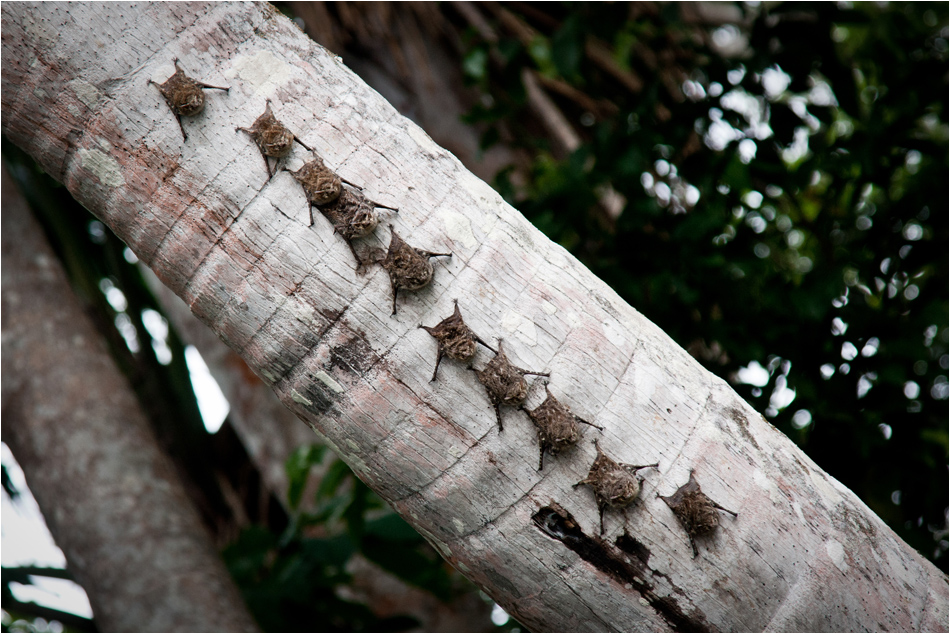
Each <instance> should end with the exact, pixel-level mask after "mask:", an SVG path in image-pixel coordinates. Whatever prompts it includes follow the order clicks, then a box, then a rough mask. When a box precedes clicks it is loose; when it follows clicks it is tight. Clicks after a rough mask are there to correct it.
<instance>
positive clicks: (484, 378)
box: [419, 301, 738, 557]
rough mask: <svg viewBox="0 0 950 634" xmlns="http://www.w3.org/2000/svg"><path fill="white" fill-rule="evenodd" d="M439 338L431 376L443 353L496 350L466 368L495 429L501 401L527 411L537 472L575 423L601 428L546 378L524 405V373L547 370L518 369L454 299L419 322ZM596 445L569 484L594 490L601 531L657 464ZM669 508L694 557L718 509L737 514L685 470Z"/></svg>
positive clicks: (459, 356) (575, 435)
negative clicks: (439, 314) (610, 512)
mask: <svg viewBox="0 0 950 634" xmlns="http://www.w3.org/2000/svg"><path fill="white" fill-rule="evenodd" d="M419 327H420V328H423V329H424V330H425V331H426V332H428V333H429V334H430V335H432V336H433V337H435V339H436V341H437V342H438V352H437V355H436V360H435V370H434V371H433V373H432V379H431V380H432V381H435V380H436V378H437V377H438V373H439V364H440V363H441V362H442V358H443V357H444V356H448V357H449V358H451V359H455V360H457V361H462V362H469V361H471V360H472V359H473V358H474V356H475V352H476V348H477V345H476V344H481V345H483V346H485V347H486V348H488V349H489V350H491V351H492V352H494V353H495V356H494V358H492V360H491V361H489V362H488V364H487V365H486V366H485V369H483V370H477V369H475V368H472V367H471V366H470V367H469V369H470V370H472V371H473V372H475V375H476V376H477V377H478V381H479V383H481V384H482V385H483V386H485V389H486V390H487V392H488V398H489V400H490V401H491V403H492V405H493V406H494V408H495V419H496V420H497V422H498V430H499V432H501V431H503V430H504V426H503V424H502V418H501V406H502V405H507V406H509V407H517V408H518V409H521V410H523V411H524V412H525V413H527V414H528V417H529V418H530V419H531V421H532V422H533V423H534V426H535V428H536V429H537V432H538V445H539V456H538V471H541V470H543V469H544V454H545V452H547V453H550V454H551V455H552V456H556V455H558V454H559V453H561V451H562V450H564V449H567V448H568V447H571V446H573V445H575V444H576V443H577V441H578V440H579V439H580V427H579V425H580V424H583V425H588V426H590V427H596V428H597V429H600V430H601V431H603V429H604V428H603V427H601V426H599V425H595V424H594V423H589V422H587V421H586V420H584V419H582V418H581V417H579V416H577V415H576V414H574V413H573V412H572V411H571V410H570V408H568V407H567V406H566V405H564V404H563V403H561V402H560V401H558V400H557V398H555V397H554V395H553V394H551V389H550V388H549V387H548V384H547V383H545V385H544V390H545V393H546V395H547V396H546V398H545V399H544V401H543V402H542V403H541V404H540V405H539V406H538V407H536V408H535V409H533V410H532V409H528V408H527V407H525V405H524V401H525V399H526V398H527V396H528V389H529V388H528V383H527V381H526V380H525V376H527V375H535V376H543V377H550V376H551V375H550V373H548V372H532V371H530V370H525V369H523V368H519V367H518V366H516V365H514V364H513V363H511V361H509V360H508V356H507V355H506V354H505V350H504V347H503V344H502V342H501V341H500V340H499V341H498V350H495V349H494V348H492V347H491V346H489V345H488V344H487V343H485V342H484V341H483V340H482V339H481V338H480V337H479V336H478V335H476V334H475V333H474V332H473V331H472V330H471V329H470V328H469V327H468V326H467V325H465V321H464V320H463V319H462V312H461V311H460V310H459V306H458V302H457V301H456V303H455V311H454V312H453V313H452V315H450V316H449V317H446V318H445V319H443V320H442V321H441V322H439V323H438V324H436V325H435V326H433V327H429V326H419ZM594 444H595V446H596V448H597V457H596V458H595V459H594V463H593V464H592V465H591V467H590V471H589V472H588V474H587V477H586V478H584V479H583V480H581V481H580V482H578V483H577V484H575V485H574V487H575V488H576V487H579V486H581V485H587V486H589V487H590V488H591V489H592V490H593V492H594V498H595V499H596V501H597V507H598V510H599V511H600V533H601V535H603V533H604V510H606V509H607V507H611V508H615V509H624V508H626V507H627V506H629V505H630V504H631V503H632V502H633V501H634V500H635V499H636V498H637V496H639V495H640V487H641V483H642V482H643V478H642V477H641V476H640V475H639V474H638V473H637V472H638V471H640V470H641V469H647V468H654V469H656V468H658V467H659V463H654V464H649V465H632V464H624V463H620V462H617V461H615V460H613V459H612V458H610V456H608V455H607V454H606V453H604V452H603V450H601V448H600V444H599V443H598V442H597V441H594ZM659 497H661V498H662V499H663V501H664V502H666V504H667V505H668V506H669V507H670V509H671V510H672V511H673V514H674V515H676V518H677V519H678V520H679V521H680V523H681V524H682V525H683V527H684V528H685V529H686V534H687V535H688V536H689V542H690V546H692V549H693V557H695V556H696V554H697V551H696V542H695V539H694V538H695V537H698V536H700V535H705V534H708V533H711V532H712V531H714V530H715V529H716V527H717V526H719V515H718V513H717V511H725V512H726V513H730V514H732V515H733V516H734V517H738V514H736V513H734V512H733V511H730V510H728V509H726V508H723V507H722V506H720V505H719V504H717V503H716V502H714V501H713V500H711V499H710V498H709V497H708V496H707V495H706V494H705V493H703V492H702V490H701V489H700V487H699V483H698V482H697V481H696V478H695V476H694V474H693V472H692V471H691V472H690V475H689V481H688V482H687V483H686V484H684V485H683V486H681V487H680V488H679V489H677V490H676V492H675V493H673V495H671V496H668V497H666V496H659Z"/></svg>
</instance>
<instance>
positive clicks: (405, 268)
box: [151, 59, 452, 315]
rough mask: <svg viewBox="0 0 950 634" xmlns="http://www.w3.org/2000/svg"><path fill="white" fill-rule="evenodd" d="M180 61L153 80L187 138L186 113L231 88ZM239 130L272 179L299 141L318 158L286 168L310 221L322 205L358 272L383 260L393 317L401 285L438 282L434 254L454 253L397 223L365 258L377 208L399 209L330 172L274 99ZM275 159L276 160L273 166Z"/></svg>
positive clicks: (192, 113) (376, 222)
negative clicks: (210, 92) (422, 243)
mask: <svg viewBox="0 0 950 634" xmlns="http://www.w3.org/2000/svg"><path fill="white" fill-rule="evenodd" d="M174 63H175V73H174V74H173V75H172V76H171V77H169V78H168V79H167V80H166V81H165V82H164V83H162V84H158V83H157V82H154V81H153V82H151V83H155V84H156V85H157V86H158V89H159V90H160V91H161V93H162V96H163V97H164V98H165V101H166V103H168V106H169V108H171V111H172V112H173V113H174V114H175V117H176V118H177V120H178V126H179V127H180V128H181V134H182V137H183V138H184V139H185V140H187V139H188V134H187V132H185V126H184V125H183V124H182V120H181V118H182V116H188V117H190V116H195V115H197V114H199V113H200V112H201V111H202V110H204V105H205V95H204V92H203V91H204V90H205V89H214V90H224V91H227V90H230V88H227V87H221V86H211V85H210V84H205V83H203V82H199V81H196V80H194V79H192V78H190V77H188V76H187V75H186V74H185V72H184V71H183V70H182V69H181V67H180V66H179V65H178V60H177V59H176V60H175V61H174ZM235 131H240V132H245V133H247V134H249V135H250V137H251V138H252V139H253V140H254V143H255V144H256V145H257V148H258V149H259V150H260V152H261V157H262V158H263V159H264V164H265V166H266V168H267V176H268V179H270V178H273V176H274V174H275V173H276V171H277V167H278V166H279V164H280V160H281V159H283V158H285V157H286V156H287V155H289V154H290V151H291V150H292V149H293V144H294V143H298V144H300V146H301V147H303V148H305V149H306V150H307V151H309V152H310V153H311V154H312V158H311V159H310V160H309V161H307V162H306V163H304V165H303V167H301V168H300V169H299V170H297V171H296V172H294V171H291V170H288V169H286V168H284V171H287V172H289V173H290V174H291V175H292V176H293V177H294V178H295V179H296V180H297V182H298V183H300V185H301V186H302V187H303V190H304V193H305V194H306V196H307V202H308V203H309V205H310V224H311V225H313V208H314V207H316V208H317V209H319V210H320V212H321V213H323V215H324V216H325V217H326V218H327V220H329V221H330V223H331V224H332V225H333V231H334V233H338V234H340V236H341V237H342V238H343V240H344V241H345V242H346V244H347V246H348V247H349V248H350V251H351V252H352V253H353V257H354V258H356V263H357V271H360V270H362V268H363V266H364V265H365V264H367V263H376V264H380V265H382V267H383V268H384V269H386V272H387V273H389V281H390V284H391V286H392V291H393V312H392V314H393V315H395V314H396V298H397V296H398V294H399V291H400V289H402V290H409V291H412V290H418V289H420V288H422V287H424V286H426V285H427V284H428V283H429V282H431V281H432V276H433V268H432V263H431V262H429V260H430V259H431V258H434V257H452V254H451V253H435V252H432V251H425V250H422V249H416V248H415V247H412V246H410V245H409V244H407V243H406V242H405V241H404V240H403V239H402V238H401V237H400V236H399V234H397V233H396V231H395V230H394V229H393V227H392V225H389V228H390V232H391V238H390V242H389V249H388V251H387V252H385V253H383V252H382V251H381V250H379V249H373V250H372V252H371V254H370V256H369V257H368V258H366V259H364V258H361V257H360V256H359V254H357V252H356V249H355V248H354V246H353V240H355V239H357V238H363V237H365V236H368V235H369V234H371V233H372V232H373V231H374V230H375V229H376V227H377V226H378V225H379V215H378V214H377V212H376V210H377V209H388V210H390V211H393V212H398V211H399V210H398V209H396V208H395V207H389V206H386V205H383V204H380V203H378V202H375V201H373V200H370V199H368V198H367V197H366V196H365V195H363V192H362V190H361V188H360V187H359V186H357V185H354V184H353V183H351V182H349V181H347V180H344V179H343V178H341V177H340V176H338V175H337V174H336V173H334V172H333V171H332V170H330V169H329V168H328V167H327V166H326V165H325V164H324V162H323V160H322V159H321V158H320V157H319V156H317V155H316V153H314V151H313V148H311V147H310V146H308V145H307V144H306V143H304V142H303V141H301V140H300V139H299V138H298V137H297V136H296V135H295V134H294V133H293V132H291V131H290V129H289V128H287V126H285V125H284V124H283V123H281V122H280V121H279V120H278V119H277V117H275V116H274V113H273V112H272V111H271V106H270V101H268V102H267V106H266V108H265V109H264V114H262V115H261V116H259V117H258V118H257V119H256V120H255V121H254V123H252V124H251V127H249V128H243V127H237V128H235ZM271 159H275V165H274V167H273V168H272V167H271Z"/></svg>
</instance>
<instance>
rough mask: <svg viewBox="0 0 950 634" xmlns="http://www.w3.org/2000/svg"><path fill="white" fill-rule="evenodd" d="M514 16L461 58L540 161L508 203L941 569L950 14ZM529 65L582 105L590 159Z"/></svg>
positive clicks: (752, 11) (583, 12) (572, 104)
mask: <svg viewBox="0 0 950 634" xmlns="http://www.w3.org/2000/svg"><path fill="white" fill-rule="evenodd" d="M518 6H519V8H520V9H523V10H524V14H523V15H517V14H516V13H515V10H514V9H512V10H511V12H509V13H507V15H505V12H507V11H508V10H507V9H503V10H502V11H501V12H496V15H498V17H499V21H498V26H499V31H500V32H501V33H503V35H500V36H499V38H498V40H497V42H492V41H491V40H490V39H484V38H481V37H479V36H478V35H476V34H475V33H473V32H472V33H469V46H470V49H469V53H468V55H467V57H466V64H465V65H464V69H465V72H466V73H467V75H468V77H469V79H470V81H471V82H472V83H474V84H475V85H477V86H478V87H479V88H480V89H481V90H482V91H483V93H484V94H485V95H488V96H490V99H483V101H485V102H487V103H490V104H491V105H490V107H484V106H479V107H477V108H475V109H473V111H472V113H471V115H470V117H471V119H472V120H473V121H476V120H477V121H479V122H493V123H494V124H495V126H494V132H492V133H489V134H488V135H486V141H487V142H488V143H491V142H493V141H494V140H495V139H498V138H500V136H501V134H500V132H499V130H500V129H502V128H503V129H504V131H505V133H506V134H507V135H509V136H513V137H514V138H515V142H516V143H518V144H520V145H521V146H523V147H525V148H527V149H529V150H530V151H531V152H532V156H533V161H532V163H531V166H530V172H529V174H528V175H527V178H526V179H525V178H524V175H521V178H522V180H523V183H518V184H516V180H515V179H514V178H512V175H513V174H515V170H509V171H506V172H502V173H501V174H500V175H499V177H498V180H497V183H496V185H497V188H498V189H499V190H500V191H501V192H502V193H504V194H505V195H506V196H507V197H508V198H509V199H510V200H511V201H512V202H513V203H514V204H516V205H517V206H518V207H519V209H520V210H521V211H522V212H523V213H524V214H525V215H526V216H527V217H528V218H529V219H531V220H532V222H534V223H535V224H536V225H537V226H538V227H539V228H540V229H541V230H543V231H544V232H545V233H546V234H547V235H548V236H549V237H551V238H552V239H553V240H555V241H557V242H559V243H560V244H562V245H563V246H565V247H566V248H568V249H569V250H571V251H572V252H573V253H574V254H575V255H577V256H578V257H579V258H580V259H581V260H582V261H583V262H584V263H585V264H586V265H587V266H588V267H590V268H591V269H592V270H593V271H594V272H595V273H596V274H597V275H598V276H600V277H601V278H602V279H604V280H605V281H607V282H608V283H610V284H611V286H613V288H614V289H615V290H616V291H617V292H618V293H620V294H621V295H622V296H623V297H624V298H625V299H626V300H627V301H629V302H630V303H631V304H632V305H633V306H635V307H637V308H638V309H639V310H641V311H642V312H644V313H645V314H646V315H647V316H648V317H649V318H650V319H651V320H653V321H654V322H656V323H657V324H659V325H660V326H661V327H662V328H663V329H664V330H665V331H666V332H667V333H668V334H670V335H671V336H672V337H673V338H674V339H676V340H677V341H678V342H679V343H680V344H681V345H683V346H684V347H686V348H687V349H688V350H690V352H692V353H693V354H694V356H696V357H697V358H698V359H699V360H700V361H702V362H703V363H704V364H705V365H706V367H707V368H708V369H710V370H711V371H713V372H716V373H717V374H720V375H721V376H723V377H725V378H727V379H729V380H731V381H732V383H733V385H734V386H735V387H736V389H737V390H738V391H739V392H740V394H742V395H743V396H744V397H745V398H746V399H747V400H749V401H750V402H751V403H752V404H753V406H755V407H756V408H757V409H759V410H760V411H763V412H765V413H766V415H767V416H768V417H769V419H770V420H771V422H773V423H774V424H775V425H776V426H777V427H779V428H780V429H781V430H782V431H784V432H785V433H786V434H788V435H789V436H790V437H792V438H793V439H794V440H795V441H796V442H797V443H798V444H799V445H800V446H801V447H802V448H803V449H804V450H805V451H806V452H808V453H809V455H810V456H811V457H812V458H813V459H814V460H815V461H816V462H817V463H818V464H819V465H821V466H822V467H823V468H824V469H825V470H827V471H828V472H829V473H831V474H832V475H833V476H834V477H836V478H837V479H839V480H840V481H841V482H843V483H844V484H845V485H846V486H848V487H849V488H850V489H852V490H853V491H855V492H856V493H858V495H859V496H860V497H861V498H862V499H863V500H864V501H865V502H866V503H867V504H868V505H869V506H871V508H873V509H874V511H875V512H877V513H878V514H879V515H880V516H881V517H882V518H883V519H884V520H885V521H887V522H888V523H889V524H890V525H891V526H892V527H893V528H894V529H895V530H896V531H897V532H898V533H899V534H900V535H901V536H902V537H903V538H904V539H905V540H906V541H908V542H909V543H910V544H912V545H913V546H915V547H916V548H918V549H919V550H921V551H922V552H923V553H924V554H925V555H926V556H929V557H930V558H932V559H933V560H934V561H935V562H936V563H937V564H938V565H939V566H940V567H942V569H943V570H947V529H946V505H947V498H948V490H947V474H946V465H947V403H946V401H947V394H948V389H947V368H948V357H947V343H948V329H947V309H948V304H947V288H948V280H947V258H946V253H945V249H946V245H947V243H948V234H947V218H948V208H947V195H946V175H947V173H948V161H947V88H948V87H947V7H946V5H942V4H941V5H938V4H889V5H886V6H881V5H877V4H869V3H863V4H859V5H855V6H854V7H852V8H848V7H845V6H844V5H836V4H830V3H825V4H810V3H809V4H799V3H780V4H778V5H775V6H769V7H765V6H764V5H757V6H751V5H734V8H735V9H736V14H737V16H739V17H740V19H738V20H736V21H735V23H734V24H732V23H728V22H727V23H725V24H723V25H722V26H718V27H706V26H704V25H702V23H701V22H702V21H701V20H697V19H695V17H693V18H690V17H684V15H685V12H681V11H679V10H678V9H677V8H673V7H672V6H666V7H656V6H655V5H625V4H608V3H581V4H562V5H557V6H555V7H554V8H551V9H550V10H546V11H545V13H544V14H541V13H540V12H539V11H534V10H532V9H531V8H530V7H528V6H526V5H518ZM548 6H550V5H548ZM723 6H727V5H723ZM644 7H645V8H644ZM720 8H722V7H720ZM512 16H514V21H515V22H517V21H520V22H521V23H522V27H521V29H520V30H519V29H516V28H511V26H510V25H511V24H512V22H513V20H512ZM506 27H507V28H508V30H507V31H506V30H505V29H506ZM526 29H533V32H534V35H533V36H532V38H531V39H530V41H527V40H526V38H525V37H524V36H523V35H522V36H520V37H509V36H511V35H512V34H514V35H517V34H518V33H519V32H523V31H524V30H526ZM598 45H599V46H602V47H603V48H604V49H605V50H608V51H609V52H610V54H611V57H612V59H613V61H614V62H615V64H616V65H617V66H619V67H620V68H621V69H622V71H623V72H626V73H628V74H629V75H630V76H631V77H638V78H641V79H642V89H641V90H639V92H635V91H633V90H632V89H625V87H624V86H623V85H622V83H621V82H618V81H617V76H618V75H617V73H616V71H614V72H607V69H608V65H606V64H604V63H597V61H596V60H595V58H594V56H593V55H590V54H588V55H584V51H585V47H586V48H587V49H589V48H590V47H591V46H598ZM488 59H491V60H493V61H494V63H493V64H488V63H485V62H479V63H477V64H476V63H472V60H488ZM523 68H530V69H533V71H534V72H536V73H537V75H538V76H539V77H541V78H546V79H548V80H553V81H557V82H561V83H562V84H566V85H568V86H571V87H573V88H576V89H577V90H578V91H583V94H584V95H586V97H587V98H588V101H587V102H584V101H582V100H580V99H576V98H574V99H568V98H562V99H560V100H559V101H558V105H559V106H560V107H561V109H562V110H563V112H564V114H565V115H566V116H567V118H568V119H569V120H571V121H574V122H577V123H579V124H580V125H579V126H576V128H577V130H578V131H579V132H580V133H581V135H582V137H583V142H582V144H581V145H580V147H578V148H577V149H576V150H574V151H572V152H570V153H569V154H565V153H563V152H562V153H561V154H560V155H559V154H558V152H557V150H556V149H552V146H551V144H549V143H548V142H547V137H546V136H545V135H544V134H542V133H540V132H539V130H538V128H537V123H536V117H535V116H534V115H533V112H532V110H531V104H530V100H529V99H528V98H527V97H526V92H525V90H524V87H523V86H522V69H523ZM562 93H563V94H565V95H567V94H569V93H568V92H567V91H563V90H562ZM590 103H593V104H598V105H599V106H604V105H607V106H612V108H607V107H597V108H596V110H591V109H590V108H588V107H586V106H589V105H590ZM608 187H609V188H612V189H613V190H614V191H616V192H618V193H619V194H621V195H622V196H623V197H624V199H625V201H626V204H625V206H624V207H623V209H622V213H620V214H619V216H615V215H611V214H609V213H605V209H608V208H609V206H608V205H604V204H603V201H604V198H605V196H604V192H605V191H606V190H607V188H608ZM750 364H752V367H757V366H761V367H764V368H765V369H766V370H767V371H768V372H767V378H765V379H764V380H762V381H756V382H755V383H754V384H749V383H746V382H743V380H742V377H744V376H748V374H747V373H748V368H749V366H750ZM762 374H764V373H762ZM792 405H794V406H792Z"/></svg>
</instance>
